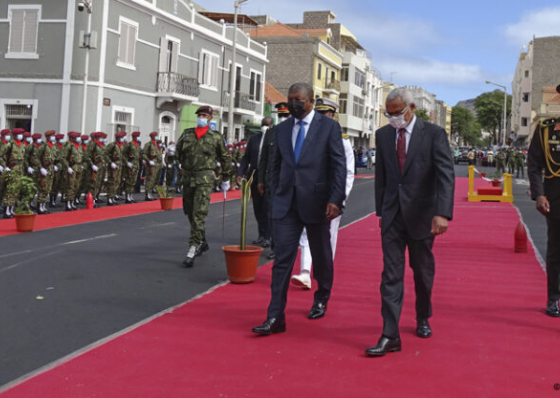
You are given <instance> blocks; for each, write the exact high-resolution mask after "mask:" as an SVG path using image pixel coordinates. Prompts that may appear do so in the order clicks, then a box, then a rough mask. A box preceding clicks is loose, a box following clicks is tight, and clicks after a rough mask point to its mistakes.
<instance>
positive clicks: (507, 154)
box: [453, 147, 527, 178]
mask: <svg viewBox="0 0 560 398" xmlns="http://www.w3.org/2000/svg"><path fill="white" fill-rule="evenodd" d="M453 156H454V158H455V163H459V161H460V160H461V156H462V154H461V150H460V149H455V151H454V154H453ZM465 157H466V160H467V161H468V164H469V165H473V166H487V167H496V173H505V172H506V170H507V173H509V174H511V175H512V176H513V175H514V174H515V177H516V178H525V167H526V160H527V150H526V149H524V148H515V147H507V148H500V149H498V150H497V151H496V153H494V151H493V150H492V149H489V150H482V149H479V148H470V149H469V150H468V151H467V152H466V156H465Z"/></svg>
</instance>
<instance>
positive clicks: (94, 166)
mask: <svg viewBox="0 0 560 398" xmlns="http://www.w3.org/2000/svg"><path fill="white" fill-rule="evenodd" d="M91 169H92V170H93V171H95V172H97V170H99V167H97V166H96V165H93V166H91Z"/></svg>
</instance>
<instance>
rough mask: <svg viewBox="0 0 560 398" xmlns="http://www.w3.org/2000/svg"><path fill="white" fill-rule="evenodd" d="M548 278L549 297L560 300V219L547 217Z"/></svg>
mask: <svg viewBox="0 0 560 398" xmlns="http://www.w3.org/2000/svg"><path fill="white" fill-rule="evenodd" d="M546 224H547V225H548V229H547V245H546V279H547V287H548V299H549V300H560V245H558V242H560V220H558V219H556V220H555V219H552V218H550V217H547V219H546Z"/></svg>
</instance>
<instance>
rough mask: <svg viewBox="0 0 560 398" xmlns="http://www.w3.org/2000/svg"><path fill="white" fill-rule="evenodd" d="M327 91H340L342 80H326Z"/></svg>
mask: <svg viewBox="0 0 560 398" xmlns="http://www.w3.org/2000/svg"><path fill="white" fill-rule="evenodd" d="M325 89H326V90H336V91H340V80H333V79H326V80H325Z"/></svg>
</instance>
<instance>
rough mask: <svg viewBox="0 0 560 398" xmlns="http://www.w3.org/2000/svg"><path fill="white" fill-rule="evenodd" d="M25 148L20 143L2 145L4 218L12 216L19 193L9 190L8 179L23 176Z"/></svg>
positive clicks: (11, 142) (0, 162) (0, 163)
mask: <svg viewBox="0 0 560 398" xmlns="http://www.w3.org/2000/svg"><path fill="white" fill-rule="evenodd" d="M14 130H15V129H14ZM16 134H17V132H14V136H15V135H16ZM20 134H21V133H20ZM25 148H26V147H25V145H24V144H23V142H22V141H16V140H13V141H10V142H8V143H7V144H5V145H3V146H2V152H0V166H2V167H3V168H4V172H3V177H4V178H6V196H5V205H6V208H5V210H4V218H12V217H13V214H14V205H15V204H16V201H17V198H18V197H19V191H17V190H15V189H10V185H11V184H10V177H12V176H13V177H21V176H23V166H24V162H25ZM8 169H9V170H8Z"/></svg>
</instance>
